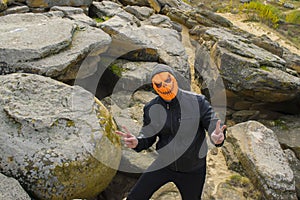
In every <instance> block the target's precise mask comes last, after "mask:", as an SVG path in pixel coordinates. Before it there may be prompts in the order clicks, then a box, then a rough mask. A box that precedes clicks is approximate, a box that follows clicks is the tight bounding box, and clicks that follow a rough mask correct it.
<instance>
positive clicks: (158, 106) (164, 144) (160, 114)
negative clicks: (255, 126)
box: [134, 89, 225, 172]
mask: <svg viewBox="0 0 300 200" xmlns="http://www.w3.org/2000/svg"><path fill="white" fill-rule="evenodd" d="M143 120H144V121H143V127H142V129H141V131H140V134H139V136H138V146H137V147H136V148H135V149H134V150H135V151H137V152H140V151H142V150H144V149H148V148H149V147H150V146H152V145H153V144H154V143H155V142H156V141H157V138H158V141H157V142H156V150H157V152H158V153H159V156H158V159H157V160H156V164H157V165H159V166H158V167H164V166H168V167H170V168H171V169H172V170H176V171H183V172H184V171H192V170H193V169H196V168H198V167H201V166H203V165H204V164H206V154H207V150H208V148H207V143H206V131H207V132H208V134H209V135H211V133H212V132H213V131H214V130H215V127H216V123H217V121H218V118H217V117H216V115H215V112H214V111H213V109H212V107H211V105H210V104H209V102H208V101H207V100H206V99H205V97H204V96H203V95H198V94H195V93H192V92H188V91H185V90H181V89H179V91H178V94H177V96H176V98H175V99H173V100H172V101H170V102H166V101H164V100H163V99H162V98H161V97H159V96H157V97H156V98H154V99H153V100H151V101H150V102H149V103H147V104H146V105H145V107H144V119H143ZM224 134H225V133H224ZM223 143H224V142H223ZM223 143H222V144H223ZM222 144H220V145H216V146H222Z"/></svg>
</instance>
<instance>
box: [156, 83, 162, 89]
mask: <svg viewBox="0 0 300 200" xmlns="http://www.w3.org/2000/svg"><path fill="white" fill-rule="evenodd" d="M154 84H155V86H156V87H157V88H160V87H161V86H162V82H160V83H154Z"/></svg>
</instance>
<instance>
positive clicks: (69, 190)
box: [0, 73, 121, 199]
mask: <svg viewBox="0 0 300 200" xmlns="http://www.w3.org/2000/svg"><path fill="white" fill-rule="evenodd" d="M0 83H1V89H0V94H1V97H0V108H1V109H0V118H1V120H0V121H1V122H0V134H1V137H0V144H1V145H0V149H1V156H0V169H1V172H2V173H4V174H5V175H7V176H11V177H14V178H15V179H17V180H18V181H19V182H20V183H21V185H22V186H23V187H24V188H25V189H26V190H27V191H28V192H29V193H31V194H32V195H33V196H34V197H36V198H38V199H72V198H90V197H93V196H96V195H97V194H98V193H99V192H101V191H102V190H104V189H105V188H106V187H107V185H108V184H109V183H110V181H111V179H112V178H113V177H114V175H115V173H116V169H117V168H118V165H119V162H120V153H121V151H120V145H119V139H118V138H117V136H116V135H115V134H114V130H115V129H116V127H115V125H114V123H113V122H112V119H111V116H110V115H109V113H108V112H107V110H106V109H105V107H104V106H103V105H102V104H101V103H99V101H98V100H96V101H95V99H94V96H93V95H92V94H91V93H89V92H88V91H86V90H84V89H83V88H80V87H78V86H68V85H66V84H63V83H60V82H57V81H55V80H53V79H51V78H46V77H43V76H39V75H33V74H22V73H16V74H11V75H6V76H0ZM111 157H114V159H111Z"/></svg>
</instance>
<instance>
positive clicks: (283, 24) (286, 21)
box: [194, 0, 300, 47]
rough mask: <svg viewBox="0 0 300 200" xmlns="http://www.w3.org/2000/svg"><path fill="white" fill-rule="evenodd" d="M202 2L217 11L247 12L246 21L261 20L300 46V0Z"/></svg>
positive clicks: (288, 40)
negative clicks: (289, 5)
mask: <svg viewBox="0 0 300 200" xmlns="http://www.w3.org/2000/svg"><path fill="white" fill-rule="evenodd" d="M194 1H200V0H194ZM201 2H202V3H206V4H205V5H209V8H210V9H211V10H213V11H216V12H221V13H224V12H226V13H228V12H229V13H232V14H247V16H248V19H246V21H254V22H261V23H264V24H266V25H268V26H269V27H270V28H271V29H273V30H274V31H277V32H279V33H280V34H281V35H282V36H283V37H285V38H286V40H287V42H290V43H292V44H294V46H298V47H299V46H300V37H299V35H300V26H299V25H300V11H299V10H297V9H298V8H300V0H289V1H287V0H281V1H279V2H277V1H275V0H273V1H271V2H270V1H269V3H268V4H266V5H265V4H264V0H256V1H255V0H253V1H251V2H250V3H245V4H242V3H240V0H215V1H213V3H211V1H210V0H202V1H201ZM284 3H291V4H293V5H294V7H295V8H294V9H293V10H291V9H288V8H285V7H284V6H283V4H284ZM194 5H195V4H194Z"/></svg>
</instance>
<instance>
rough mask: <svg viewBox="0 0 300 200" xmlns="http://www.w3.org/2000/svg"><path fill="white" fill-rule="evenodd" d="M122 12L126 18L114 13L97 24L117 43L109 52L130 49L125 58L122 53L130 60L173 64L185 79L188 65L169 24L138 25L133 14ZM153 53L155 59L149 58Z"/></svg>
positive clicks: (179, 43)
mask: <svg viewBox="0 0 300 200" xmlns="http://www.w3.org/2000/svg"><path fill="white" fill-rule="evenodd" d="M126 16H127V19H126V18H125V17H124V16H119V15H115V16H114V17H112V18H110V19H109V20H107V21H105V22H103V23H102V24H101V28H102V29H103V30H104V31H105V32H106V33H108V34H110V35H111V37H112V38H113V41H114V42H115V44H116V46H118V47H119V48H115V49H116V50H118V52H112V55H116V57H117V56H118V55H126V54H127V53H129V52H134V54H130V55H131V56H130V57H128V58H127V57H126V56H125V57H124V56H123V57H124V58H126V59H128V60H132V61H151V62H157V61H160V62H161V63H166V64H168V65H170V66H172V67H174V68H175V69H176V70H177V71H178V72H180V73H181V74H182V75H183V76H184V77H186V78H187V79H189V78H188V77H189V65H188V61H187V55H186V52H185V49H184V47H183V45H182V43H181V41H180V39H181V37H180V34H179V33H178V32H177V31H175V30H174V29H169V28H160V27H156V26H152V25H141V26H139V25H138V24H136V23H135V20H134V16H133V15H131V14H129V13H128V14H127V15H126ZM130 16H131V17H130ZM120 47H122V48H120ZM143 53H144V54H143ZM149 54H150V56H148V55H149ZM132 55H135V56H132ZM141 55H143V56H141ZM153 55H157V57H158V60H157V59H156V60H153V59H152V58H155V56H153Z"/></svg>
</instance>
